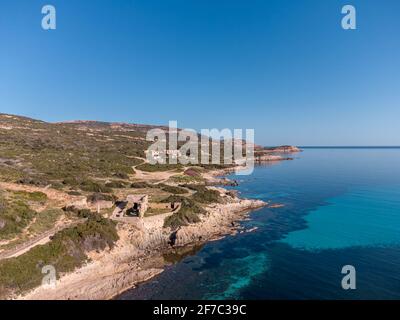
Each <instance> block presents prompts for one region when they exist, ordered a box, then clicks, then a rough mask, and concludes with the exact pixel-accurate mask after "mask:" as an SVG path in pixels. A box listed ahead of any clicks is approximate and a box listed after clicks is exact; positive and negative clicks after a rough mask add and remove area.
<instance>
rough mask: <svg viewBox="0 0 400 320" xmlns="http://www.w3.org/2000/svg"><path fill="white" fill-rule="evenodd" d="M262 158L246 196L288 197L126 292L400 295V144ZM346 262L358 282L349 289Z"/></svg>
mask: <svg viewBox="0 0 400 320" xmlns="http://www.w3.org/2000/svg"><path fill="white" fill-rule="evenodd" d="M294 157H295V159H294V160H293V161H284V162H280V163H275V164H271V165H263V166H258V167H257V168H256V169H255V171H254V173H253V174H252V175H250V176H237V177H235V176H232V178H235V179H238V180H239V183H240V185H239V187H237V188H234V189H237V190H239V191H240V193H241V195H242V196H243V197H247V198H258V199H263V200H266V201H271V202H273V203H281V204H284V207H282V208H276V209H270V208H265V209H261V210H258V211H255V212H253V213H252V214H251V220H250V221H246V222H243V223H242V225H243V227H244V228H247V229H251V228H253V227H258V229H257V230H256V231H254V232H251V233H242V234H239V235H236V236H229V237H226V238H224V239H222V240H219V241H215V242H212V243H208V244H206V245H204V246H202V247H200V248H198V249H197V250H194V251H193V252H191V254H189V255H186V256H185V257H184V256H182V257H181V259H180V261H179V262H177V263H174V264H172V265H170V266H168V267H167V268H166V271H165V272H164V273H162V274H161V275H159V276H157V277H156V278H154V279H152V280H150V281H149V282H147V283H144V284H142V285H140V286H139V287H138V288H135V289H132V290H129V291H127V292H126V293H124V294H122V295H121V296H120V297H119V299H400V149H398V148H312V149H304V151H303V152H301V153H299V154H296V155H294ZM344 265H353V266H354V267H355V269H356V276H357V278H356V279H357V282H356V283H357V289H356V290H344V289H342V287H341V280H342V277H343V276H344V275H342V274H341V270H342V267H343V266H344Z"/></svg>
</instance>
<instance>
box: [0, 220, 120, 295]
mask: <svg viewBox="0 0 400 320" xmlns="http://www.w3.org/2000/svg"><path fill="white" fill-rule="evenodd" d="M117 240H118V234H117V231H116V228H115V223H114V222H113V221H111V220H108V219H104V218H102V217H99V216H96V215H91V216H89V217H88V220H87V221H86V222H85V223H82V224H79V225H78V226H76V227H73V228H68V229H65V230H63V231H60V232H59V233H57V234H56V235H55V236H54V237H53V239H52V240H51V241H50V242H49V243H47V244H45V245H40V246H36V247H34V248H33V249H31V250H30V251H28V252H27V253H25V254H23V255H21V256H19V257H16V258H11V259H7V260H3V261H0V292H3V293H10V292H13V293H20V292H22V291H25V290H28V289H31V288H34V287H36V286H38V285H40V284H41V281H42V278H43V274H42V268H43V266H46V265H52V266H54V268H55V270H56V272H57V277H59V275H60V274H61V273H64V272H69V271H72V270H74V269H75V268H77V267H79V266H81V265H82V264H83V263H85V262H86V261H87V260H88V257H87V254H86V253H87V252H89V251H92V250H104V249H106V248H112V247H113V245H114V243H115V241H117Z"/></svg>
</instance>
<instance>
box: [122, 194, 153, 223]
mask: <svg viewBox="0 0 400 320" xmlns="http://www.w3.org/2000/svg"><path fill="white" fill-rule="evenodd" d="M126 202H127V204H126V207H125V208H126V214H127V215H137V216H138V217H139V218H143V217H144V214H145V213H146V211H147V208H148V205H149V197H148V195H133V194H130V195H128V196H127V197H126Z"/></svg>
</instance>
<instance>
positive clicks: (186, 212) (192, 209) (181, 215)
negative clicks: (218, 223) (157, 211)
mask: <svg viewBox="0 0 400 320" xmlns="http://www.w3.org/2000/svg"><path fill="white" fill-rule="evenodd" d="M196 209H197V206H191V205H187V204H186V202H183V203H182V204H181V208H180V209H179V211H178V212H176V213H174V214H173V215H172V216H169V217H168V218H166V219H165V221H164V227H170V228H172V229H177V228H179V227H181V226H186V225H188V224H190V223H197V222H200V221H201V220H200V218H199V216H198V215H199V212H197V210H196Z"/></svg>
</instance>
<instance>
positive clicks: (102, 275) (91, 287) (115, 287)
mask: <svg viewBox="0 0 400 320" xmlns="http://www.w3.org/2000/svg"><path fill="white" fill-rule="evenodd" d="M228 171H229V170H228ZM226 173H227V171H226V170H224V171H217V172H211V173H210V176H213V177H214V179H218V178H215V176H221V175H222V174H226ZM210 176H209V177H210ZM213 188H215V189H216V190H218V191H219V192H220V194H221V196H222V197H223V198H224V199H225V203H223V204H212V205H209V206H207V207H206V210H207V213H206V214H204V215H202V216H201V221H200V222H198V223H196V224H190V225H188V226H183V227H180V228H179V229H178V230H174V231H173V230H170V229H169V228H163V227H162V225H163V221H164V218H165V217H163V215H159V216H158V217H152V218H153V219H152V220H151V221H150V222H149V223H144V224H143V226H142V227H138V226H132V225H127V224H119V225H118V234H119V236H120V239H119V241H118V242H117V243H116V245H115V247H114V248H113V249H111V250H107V251H104V252H101V253H95V252H90V253H89V254H88V255H89V257H90V260H91V261H90V262H88V263H87V264H86V265H84V266H83V267H81V268H79V269H77V270H75V271H74V272H72V273H68V274H65V275H62V276H61V278H60V279H58V280H57V282H56V285H55V286H54V287H44V286H41V287H38V288H36V289H34V290H32V291H30V292H28V293H26V294H24V295H22V296H19V297H17V299H24V300H50V299H51V300H86V299H96V300H98V299H112V298H113V297H115V296H117V295H119V294H121V293H122V292H124V291H126V290H128V289H131V288H134V287H135V286H136V285H137V284H139V283H141V282H144V281H147V280H149V279H151V278H152V277H154V276H156V275H158V274H159V273H161V272H163V270H164V268H165V266H166V265H167V262H166V261H165V260H164V258H163V255H164V254H166V253H171V252H173V251H174V250H176V249H177V248H185V247H191V246H194V245H201V244H203V243H206V242H208V241H212V240H216V239H219V238H221V237H224V236H226V235H228V234H235V233H237V232H238V223H237V222H239V221H241V220H243V219H246V218H247V216H248V214H249V212H251V211H252V210H255V209H257V208H261V207H264V206H266V205H268V203H266V202H264V201H261V200H249V199H240V198H239V197H237V196H236V195H232V193H231V192H229V191H227V190H225V189H223V188H216V187H213Z"/></svg>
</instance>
